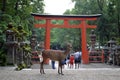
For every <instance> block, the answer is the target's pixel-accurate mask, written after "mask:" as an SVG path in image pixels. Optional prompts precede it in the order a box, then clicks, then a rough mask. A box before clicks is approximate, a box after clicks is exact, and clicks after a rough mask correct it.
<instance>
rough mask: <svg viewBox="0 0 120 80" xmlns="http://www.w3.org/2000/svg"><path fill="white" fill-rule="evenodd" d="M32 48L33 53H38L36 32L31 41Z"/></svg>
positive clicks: (33, 33) (33, 32)
mask: <svg viewBox="0 0 120 80" xmlns="http://www.w3.org/2000/svg"><path fill="white" fill-rule="evenodd" d="M30 46H31V48H32V51H36V46H37V35H36V34H35V31H34V30H33V31H32V36H31V39H30Z"/></svg>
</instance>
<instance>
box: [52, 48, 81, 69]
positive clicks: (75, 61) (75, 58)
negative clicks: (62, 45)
mask: <svg viewBox="0 0 120 80" xmlns="http://www.w3.org/2000/svg"><path fill="white" fill-rule="evenodd" d="M81 56H82V52H81V51H79V50H76V51H75V52H73V53H71V54H69V55H68V56H67V57H66V59H65V60H63V61H62V65H63V68H64V65H67V67H68V68H70V69H73V68H74V67H75V69H78V68H79V67H80V64H81ZM51 64H52V69H55V61H51Z"/></svg>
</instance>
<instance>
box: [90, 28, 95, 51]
mask: <svg viewBox="0 0 120 80" xmlns="http://www.w3.org/2000/svg"><path fill="white" fill-rule="evenodd" d="M90 40H91V50H94V49H95V43H96V35H95V32H94V30H91V34H90Z"/></svg>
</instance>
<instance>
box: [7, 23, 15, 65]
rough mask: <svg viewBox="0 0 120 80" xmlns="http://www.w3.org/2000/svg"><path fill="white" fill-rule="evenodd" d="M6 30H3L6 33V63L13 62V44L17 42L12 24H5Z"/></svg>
mask: <svg viewBox="0 0 120 80" xmlns="http://www.w3.org/2000/svg"><path fill="white" fill-rule="evenodd" d="M7 27H8V28H7V30H6V31H5V34H6V42H5V44H6V47H7V49H8V50H7V63H8V64H15V63H16V62H15V58H16V55H15V48H14V47H15V45H17V42H16V41H15V33H16V32H15V30H14V29H13V24H12V23H9V24H8V26H7Z"/></svg>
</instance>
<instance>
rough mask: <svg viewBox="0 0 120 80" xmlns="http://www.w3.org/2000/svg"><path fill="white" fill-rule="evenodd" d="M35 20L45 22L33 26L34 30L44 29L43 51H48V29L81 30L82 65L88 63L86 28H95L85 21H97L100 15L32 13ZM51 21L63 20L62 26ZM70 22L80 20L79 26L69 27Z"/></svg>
mask: <svg viewBox="0 0 120 80" xmlns="http://www.w3.org/2000/svg"><path fill="white" fill-rule="evenodd" d="M31 15H33V16H34V19H35V20H45V21H46V22H45V24H34V26H35V27H36V28H46V33H45V34H46V35H45V49H50V29H51V28H55V27H56V28H81V34H82V60H83V64H88V63H89V56H88V51H87V42H86V28H96V25H88V24H87V23H86V21H87V20H97V18H98V17H100V16H101V14H95V15H48V14H36V13H32V14H31ZM51 20H63V24H52V23H51ZM70 20H80V21H81V23H80V24H79V25H70V24H69V21H70Z"/></svg>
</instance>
